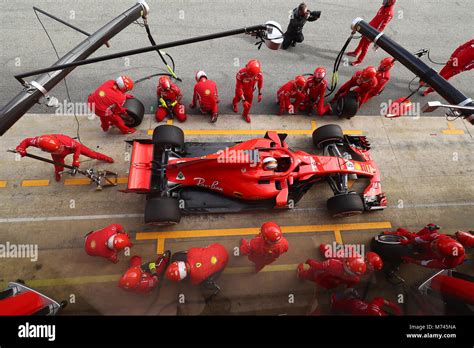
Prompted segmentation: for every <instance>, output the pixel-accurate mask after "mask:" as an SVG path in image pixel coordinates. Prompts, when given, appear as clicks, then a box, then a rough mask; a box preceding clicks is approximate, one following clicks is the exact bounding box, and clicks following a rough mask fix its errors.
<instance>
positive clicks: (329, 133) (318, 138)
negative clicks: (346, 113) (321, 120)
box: [313, 124, 344, 149]
mask: <svg viewBox="0 0 474 348" xmlns="http://www.w3.org/2000/svg"><path fill="white" fill-rule="evenodd" d="M343 141H344V133H343V132H342V128H341V127H340V126H338V125H337V124H328V125H325V126H322V127H319V128H317V129H315V130H314V132H313V144H314V146H316V148H318V149H322V148H323V147H324V146H326V145H328V144H331V143H340V142H343Z"/></svg>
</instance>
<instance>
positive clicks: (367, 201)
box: [125, 125, 386, 224]
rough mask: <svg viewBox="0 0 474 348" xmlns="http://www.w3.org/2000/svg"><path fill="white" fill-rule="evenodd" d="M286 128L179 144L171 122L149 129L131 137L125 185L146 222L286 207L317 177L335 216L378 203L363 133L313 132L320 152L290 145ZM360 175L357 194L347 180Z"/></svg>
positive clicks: (381, 203)
mask: <svg viewBox="0 0 474 348" xmlns="http://www.w3.org/2000/svg"><path fill="white" fill-rule="evenodd" d="M286 136H287V135H286V134H278V133H276V132H271V131H269V132H267V134H266V135H265V136H264V137H262V138H257V139H252V140H248V141H245V142H238V143H236V142H233V143H192V142H186V143H185V142H184V133H183V131H182V130H181V129H180V128H178V127H175V126H170V125H163V126H158V127H157V128H155V130H154V133H153V139H151V140H150V139H146V140H140V139H137V140H134V141H133V142H130V144H131V145H132V147H133V149H132V159H131V164H130V174H129V180H128V188H127V190H125V192H137V193H144V194H147V203H146V209H145V222H146V223H150V224H174V223H178V222H179V221H180V218H181V213H212V212H215V213H222V212H239V211H245V210H252V209H269V208H292V207H294V205H295V204H296V203H297V202H298V201H299V200H300V199H301V197H302V196H303V195H304V194H305V193H306V192H307V191H308V189H309V188H310V187H311V186H312V185H313V184H315V183H316V182H319V181H327V182H328V183H329V185H330V187H331V188H332V190H333V192H334V196H333V197H331V198H329V200H328V202H327V206H328V209H329V211H330V213H331V214H332V215H333V216H335V217H341V216H350V215H354V214H360V213H362V212H364V211H369V210H377V209H383V208H384V207H385V206H386V199H385V194H384V193H383V192H382V188H381V185H380V173H379V170H378V169H377V166H376V164H375V163H374V161H373V160H372V157H371V156H370V152H369V149H370V144H369V143H368V142H367V139H366V138H365V137H363V136H347V135H344V134H343V132H342V130H341V128H340V127H339V126H337V125H326V126H323V127H320V128H318V129H316V130H315V131H314V133H313V142H314V145H315V146H316V147H317V148H318V149H320V150H322V151H323V154H322V155H320V156H317V155H312V154H308V153H306V152H303V151H293V150H291V149H289V148H288V144H287V143H286V142H285V138H286ZM356 177H366V178H367V179H368V181H369V183H368V186H367V187H366V188H365V190H364V192H363V193H362V194H357V193H356V192H353V191H351V190H350V189H349V185H348V182H349V179H350V178H356Z"/></svg>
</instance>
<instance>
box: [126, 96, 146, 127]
mask: <svg viewBox="0 0 474 348" xmlns="http://www.w3.org/2000/svg"><path fill="white" fill-rule="evenodd" d="M123 107H124V108H126V109H127V116H122V118H123V121H124V122H125V125H126V126H127V127H130V128H135V127H138V126H139V125H140V124H141V123H142V121H143V116H144V115H145V106H144V105H143V103H142V102H141V101H140V100H138V99H136V98H130V99H127V100H126V101H125V103H124V104H123Z"/></svg>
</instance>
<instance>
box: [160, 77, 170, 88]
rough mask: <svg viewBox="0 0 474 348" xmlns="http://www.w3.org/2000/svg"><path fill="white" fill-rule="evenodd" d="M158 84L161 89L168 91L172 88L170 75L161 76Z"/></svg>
mask: <svg viewBox="0 0 474 348" xmlns="http://www.w3.org/2000/svg"><path fill="white" fill-rule="evenodd" d="M158 86H160V87H161V89H163V90H165V91H167V90H168V89H170V88H171V81H170V78H169V77H168V76H161V77H160V79H159V80H158Z"/></svg>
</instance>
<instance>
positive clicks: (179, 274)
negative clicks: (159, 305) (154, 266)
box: [166, 261, 188, 282]
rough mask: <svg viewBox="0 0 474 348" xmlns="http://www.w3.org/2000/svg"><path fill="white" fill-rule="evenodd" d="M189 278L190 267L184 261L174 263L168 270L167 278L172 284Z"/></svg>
mask: <svg viewBox="0 0 474 348" xmlns="http://www.w3.org/2000/svg"><path fill="white" fill-rule="evenodd" d="M187 276H188V265H187V264H186V262H184V261H175V262H172V263H171V264H170V265H169V266H168V269H167V270H166V278H168V280H171V281H172V282H179V281H181V280H183V279H184V278H186V277H187Z"/></svg>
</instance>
